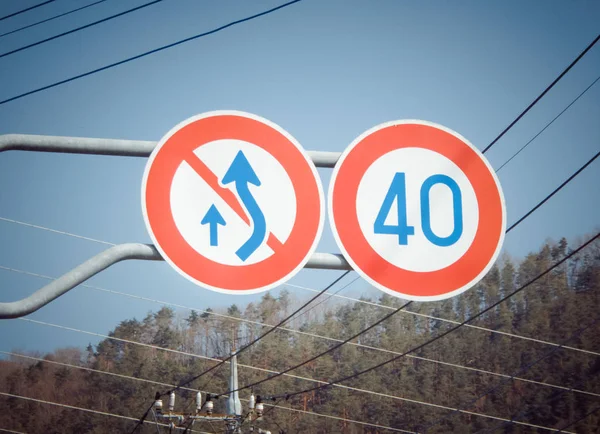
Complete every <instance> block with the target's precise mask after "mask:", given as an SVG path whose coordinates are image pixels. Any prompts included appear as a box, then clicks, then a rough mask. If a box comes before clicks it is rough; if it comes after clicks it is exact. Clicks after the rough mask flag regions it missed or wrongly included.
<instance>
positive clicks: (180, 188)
mask: <svg viewBox="0 0 600 434" xmlns="http://www.w3.org/2000/svg"><path fill="white" fill-rule="evenodd" d="M323 196H324V195H323V190H322V187H321V184H320V180H319V178H318V175H317V170H316V168H315V166H314V164H313V163H312V162H311V161H310V159H309V158H308V156H307V155H306V153H305V152H304V150H303V149H302V147H301V146H300V144H299V143H298V142H297V141H296V140H295V139H294V138H293V137H292V136H291V135H290V134H288V133H287V132H286V131H284V130H283V129H282V128H280V127H279V126H277V125H275V124H273V123H272V122H269V121H268V120H266V119H263V118H260V117H258V116H255V115H252V114H248V113H242V112H236V111H216V112H209V113H204V114H201V115H198V116H195V117H192V118H190V119H188V120H186V121H184V122H182V123H180V124H179V125H177V126H176V127H175V128H173V129H172V130H171V131H169V133H167V135H166V136H165V137H164V138H163V139H162V140H161V141H160V142H159V144H158V146H157V147H156V149H154V151H153V152H152V155H151V156H150V159H149V160H148V164H147V165H146V171H145V173H144V179H143V183H142V209H143V213H144V219H145V222H146V227H147V228H148V232H149V233H150V236H151V238H152V240H153V241H154V243H155V245H156V247H157V249H158V250H159V251H160V253H161V254H162V255H163V257H164V258H165V260H166V261H167V262H168V263H169V264H170V265H171V266H173V268H175V269H176V270H177V271H178V272H179V273H180V274H182V275H183V276H185V277H186V278H188V279H189V280H191V281H192V282H194V283H196V284H198V285H200V286H204V287H207V288H210V289H213V290H216V291H220V292H226V293H236V294H240V293H244V294H249V293H256V292H260V291H265V290H267V289H270V288H273V287H275V286H276V285H279V284H281V283H282V282H284V281H285V280H287V279H289V278H291V277H292V276H293V275H294V274H295V273H297V272H298V271H299V270H300V269H301V268H302V267H303V266H304V264H305V263H306V262H307V261H308V259H309V257H310V255H311V254H312V253H313V252H314V250H315V248H316V246H317V242H318V240H319V238H320V236H321V232H322V230H323V220H324V212H323V211H324V197H323Z"/></svg>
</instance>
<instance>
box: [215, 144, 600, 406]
mask: <svg viewBox="0 0 600 434" xmlns="http://www.w3.org/2000/svg"><path fill="white" fill-rule="evenodd" d="M598 155H600V152H598V153H597V154H596V156H594V157H593V158H592V159H591V160H589V161H588V162H587V163H586V164H585V165H584V166H582V167H581V168H580V169H579V170H577V171H576V172H575V173H574V174H573V175H571V176H570V177H569V178H568V179H567V180H566V181H565V182H563V183H562V184H561V185H560V186H559V187H557V188H556V189H555V190H554V191H552V192H551V193H550V194H549V195H548V196H546V197H545V198H544V199H543V200H542V201H541V202H539V203H538V204H537V205H536V206H535V207H533V209H532V210H531V211H529V212H528V213H526V214H525V216H523V217H521V218H520V219H519V220H518V221H517V222H516V223H514V224H513V225H512V226H511V227H509V228H508V229H507V230H506V233H507V234H508V233H509V232H510V231H511V230H512V229H514V228H515V227H516V226H517V225H518V224H520V223H521V222H523V221H524V220H525V219H526V218H527V217H528V216H530V215H531V214H532V213H533V212H534V211H535V210H537V209H538V208H539V207H540V206H542V205H543V204H544V203H545V202H546V201H548V200H549V199H550V198H551V197H552V196H554V194H556V193H557V192H558V191H560V189H562V188H563V187H564V186H565V185H567V184H568V183H569V182H570V181H571V180H573V179H574V178H575V177H576V176H577V175H578V174H579V173H581V172H582V171H583V170H584V169H585V168H586V167H587V166H588V165H589V164H591V163H592V162H593V161H594V160H595V159H596V158H597V157H598ZM598 235H600V234H598ZM598 235H596V237H597V236H598ZM589 242H591V241H588V243H589ZM588 243H586V244H584V246H585V245H587V244H588ZM580 249H581V247H580ZM571 255H573V253H571V254H570V255H569V256H567V257H565V258H563V260H562V261H561V262H560V263H562V262H563V261H565V260H566V258H568V257H570V256H571ZM548 272H549V271H548ZM540 277H541V276H540ZM530 283H533V282H530ZM522 289H524V287H521V288H520V289H517V290H516V291H514V292H512V293H511V294H510V295H509V296H506V297H504V298H503V299H501V300H500V301H498V302H496V303H494V304H492V305H491V306H490V307H488V308H486V309H485V310H483V311H481V312H480V313H479V314H477V315H476V316H474V317H471V318H469V319H467V320H465V321H464V322H463V323H468V322H470V321H471V320H473V319H475V318H477V317H479V316H481V315H483V314H484V313H485V312H487V311H489V310H490V309H492V308H493V307H495V306H497V305H498V304H500V303H501V302H503V301H504V300H506V299H508V298H510V297H512V296H513V295H515V294H516V293H518V292H519V291H520V290H522ZM322 293H323V291H322V292H320V293H319V295H320V294H322ZM408 304H410V303H408ZM405 306H406V305H405ZM405 306H402V307H401V308H399V309H397V310H396V311H394V312H393V313H392V314H389V315H388V316H387V317H386V319H387V318H388V317H390V316H391V315H393V314H395V313H396V312H397V311H400V310H402V309H403V308H404V307H405ZM463 323H460V324H459V325H458V326H455V327H454V328H452V329H450V330H448V331H446V332H444V333H443V334H441V335H440V336H439V337H436V338H433V340H431V342H434V341H435V340H437V339H439V338H441V337H443V336H445V335H446V334H448V333H450V332H452V331H454V330H456V329H458V328H460V327H462V325H463ZM353 338H354V337H353ZM431 342H430V343H431ZM341 345H343V343H342V344H338V345H337V346H334V347H333V348H334V349H335V348H338V347H339V346H341ZM425 345H427V344H424V345H422V346H419V347H417V348H414V349H412V350H410V351H408V352H406V353H402V354H399V355H397V356H394V357H393V358H392V359H390V360H389V361H387V362H384V363H383V364H380V365H377V367H380V366H383V365H385V364H387V363H390V362H392V361H394V360H397V359H398V358H401V357H404V356H406V355H408V354H411V353H413V352H415V351H417V350H419V349H421V348H422V347H423V346H425ZM557 348H562V346H559V347H557ZM327 352H328V351H326V352H325V353H323V355H324V354H327ZM319 357H321V355H319V356H317V357H315V358H311V359H310V360H309V361H307V362H306V363H308V362H310V361H313V360H315V359H317V358H319ZM306 363H301V364H300V365H298V366H297V367H299V366H302V365H304V364H306ZM293 369H295V368H293ZM373 369H376V368H369V369H367V370H366V371H361V372H362V373H367V372H370V371H371V370H373ZM290 370H291V369H290ZM284 372H286V373H287V372H289V370H286V371H284ZM361 375H362V374H361ZM276 377H277V376H273V377H271V378H265V379H263V380H261V381H260V382H259V383H253V384H250V385H248V386H245V387H244V388H248V387H253V386H256V385H257V384H261V383H264V382H266V381H269V380H270V379H272V378H276ZM351 378H355V377H354V376H350V377H348V378H344V379H343V380H342V381H345V380H348V379H351ZM336 382H337V380H336ZM323 387H324V386H317V387H316V388H312V389H308V390H306V391H303V392H299V393H306V392H310V391H314V390H317V389H320V388H323ZM238 390H241V389H238ZM226 394H227V393H226Z"/></svg>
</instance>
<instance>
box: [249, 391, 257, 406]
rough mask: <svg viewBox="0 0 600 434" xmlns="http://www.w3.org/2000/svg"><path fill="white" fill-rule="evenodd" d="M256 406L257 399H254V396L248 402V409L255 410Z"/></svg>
mask: <svg viewBox="0 0 600 434" xmlns="http://www.w3.org/2000/svg"><path fill="white" fill-rule="evenodd" d="M255 404H256V398H255V397H254V394H252V395H250V399H249V400H248V408H249V409H250V410H254V405H255Z"/></svg>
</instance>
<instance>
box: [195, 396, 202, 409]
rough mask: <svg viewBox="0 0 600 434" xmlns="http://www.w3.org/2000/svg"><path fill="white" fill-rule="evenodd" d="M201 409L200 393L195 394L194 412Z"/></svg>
mask: <svg viewBox="0 0 600 434" xmlns="http://www.w3.org/2000/svg"><path fill="white" fill-rule="evenodd" d="M201 408H202V394H201V393H200V392H198V393H196V410H198V411H200V409H201Z"/></svg>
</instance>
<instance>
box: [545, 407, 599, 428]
mask: <svg viewBox="0 0 600 434" xmlns="http://www.w3.org/2000/svg"><path fill="white" fill-rule="evenodd" d="M598 411H600V405H599V406H597V407H595V408H594V409H592V410H591V411H588V412H587V413H586V414H584V415H583V416H581V417H580V418H578V419H576V420H574V421H573V422H571V423H570V424H568V425H565V426H564V427H562V428H560V429H559V430H557V431H556V432H557V433H558V432H568V431H565V430H566V429H567V428H571V427H572V426H575V425H577V424H578V423H579V422H581V421H583V420H585V419H587V418H588V417H590V416H591V415H592V414H594V413H597V412H598Z"/></svg>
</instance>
